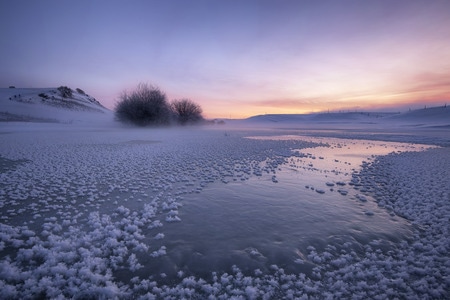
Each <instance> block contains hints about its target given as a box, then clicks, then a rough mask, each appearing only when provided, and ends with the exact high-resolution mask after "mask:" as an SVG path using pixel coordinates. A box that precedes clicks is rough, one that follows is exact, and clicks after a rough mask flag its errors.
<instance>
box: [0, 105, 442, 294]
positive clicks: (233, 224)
mask: <svg viewBox="0 0 450 300" xmlns="http://www.w3.org/2000/svg"><path fill="white" fill-rule="evenodd" d="M19 104H20V103H19ZM24 105H32V104H24ZM39 105H40V104H39ZM444 109H446V108H442V109H441V110H440V113H442V114H445V113H446V112H442V111H443V110H444ZM105 114H107V112H106V113H105ZM105 114H101V113H100V114H96V115H102V116H103V115H105ZM109 117H110V118H112V116H111V114H110V115H109ZM341 117H342V116H340V117H339V118H337V119H336V120H335V122H334V123H333V124H334V125H333V126H328V129H327V128H326V126H325V125H324V124H321V125H320V126H319V127H320V128H315V127H317V126H312V127H313V128H309V129H305V128H300V129H299V127H303V125H302V124H299V123H295V122H294V123H291V124H289V126H284V125H283V126H282V128H277V129H273V128H270V126H269V125H267V124H266V125H267V126H264V128H263V129H261V128H260V129H255V128H254V126H253V125H252V126H251V127H250V126H247V127H246V128H236V127H232V126H230V124H227V125H225V126H215V127H214V126H212V127H198V128H196V127H193V128H181V129H132V128H122V127H121V126H119V125H118V124H116V123H114V122H113V121H112V120H110V121H108V122H107V123H101V122H97V123H95V122H92V120H91V119H89V118H85V115H83V117H80V118H84V119H83V122H84V123H83V122H81V121H80V122H72V123H71V122H62V123H57V124H56V123H34V122H26V123H23V122H20V123H19V122H2V123H0V139H1V144H0V213H1V214H0V290H1V294H0V298H2V299H21V298H40V297H41V298H55V299H57V298H61V299H63V298H103V299H114V298H118V299H129V298H134V299H160V298H162V299H165V298H167V299H180V298H197V299H204V298H210V299H215V298H217V299H230V298H234V299H279V298H285V299H310V298H312V299H316V298H319V299H328V298H329V299H333V298H335V299H341V298H354V299H386V298H391V299H395V298H399V299H448V298H449V289H450V277H449V272H450V260H449V255H448V253H449V250H450V249H449V248H450V235H449V224H450V223H449V216H450V211H449V210H450V185H449V184H448V179H449V178H450V174H449V173H450V150H449V149H450V148H449V145H450V133H449V131H448V128H447V127H446V125H445V124H446V119H445V118H440V119H439V122H437V121H436V120H437V118H435V119H434V120H435V121H436V122H435V123H433V124H432V125H430V126H428V125H427V126H425V125H424V124H425V123H426V122H425V123H424V121H423V118H422V115H421V116H419V117H418V116H417V115H416V116H412V117H411V116H410V117H409V121H408V122H409V123H405V122H403V121H399V120H392V121H390V122H391V123H389V124H387V126H385V127H384V128H383V127H382V125H383V124H380V123H378V125H376V126H375V127H374V126H373V124H371V125H370V124H365V126H364V127H363V126H362V125H361V124H363V123H358V125H353V128H350V129H345V128H344V127H348V126H349V124H348V123H347V122H342V120H340V121H339V119H340V118H341ZM391 117H392V118H393V116H390V117H389V118H391ZM64 118H66V117H64ZM86 120H88V122H86ZM447 121H448V120H447ZM293 124H294V125H295V126H291V125H293ZM336 124H337V125H336ZM392 124H396V126H393V125H392ZM402 124H403V125H404V124H409V125H411V124H416V125H417V124H422V125H419V126H409V125H408V126H406V125H405V126H403V125H402ZM426 124H431V123H430V122H428V123H426ZM339 127H341V129H339ZM411 128H413V130H411ZM418 128H420V130H419V129H418ZM338 129H339V130H338ZM318 136H321V137H320V138H318ZM361 139H362V140H361ZM368 140H370V141H368ZM377 140H383V142H380V141H377ZM386 140H388V141H391V142H384V141H386ZM392 141H400V142H402V143H392ZM421 144H428V145H430V146H425V145H421Z"/></svg>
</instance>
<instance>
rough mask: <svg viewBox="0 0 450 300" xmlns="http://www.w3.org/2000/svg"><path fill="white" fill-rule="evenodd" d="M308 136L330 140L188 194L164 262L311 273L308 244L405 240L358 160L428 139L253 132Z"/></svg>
mask: <svg viewBox="0 0 450 300" xmlns="http://www.w3.org/2000/svg"><path fill="white" fill-rule="evenodd" d="M252 138H259V139H262V138H263V139H268V138H270V139H280V140H283V139H292V138H296V139H306V140H308V141H313V142H322V143H325V142H326V143H327V144H329V146H328V147H316V148H308V149H298V150H294V151H293V156H291V157H289V158H288V163H287V164H284V165H283V166H282V167H280V168H279V169H278V171H277V172H276V174H275V175H274V174H261V176H253V177H251V178H250V179H249V180H247V181H234V182H230V183H228V184H224V183H221V182H218V183H214V184H212V185H210V186H208V187H206V188H204V189H203V191H202V192H201V193H200V194H191V195H186V196H185V198H184V200H183V202H184V207H183V209H182V210H181V218H182V223H180V224H169V226H167V227H166V228H165V234H166V237H167V239H166V245H167V248H168V249H169V251H168V256H167V257H166V258H165V260H166V261H162V262H161V265H159V266H157V268H161V271H163V272H166V273H169V274H170V270H169V269H167V265H171V266H173V269H181V270H184V271H186V272H187V274H189V273H192V274H195V275H200V276H207V275H209V272H210V271H211V270H216V271H228V270H229V269H230V267H231V265H233V264H236V265H238V266H239V267H240V268H241V269H242V270H243V271H244V272H245V271H247V272H250V271H252V270H254V269H256V268H259V269H261V270H263V271H264V270H267V269H268V268H270V265H272V264H276V265H278V266H280V267H283V268H284V269H286V270H287V271H291V272H305V273H309V272H310V271H311V268H312V267H313V266H314V264H315V262H314V261H311V260H310V259H308V258H307V253H308V247H309V246H314V247H315V248H316V249H323V248H324V247H325V246H326V245H333V247H334V249H335V251H337V252H339V251H341V250H342V249H347V250H348V251H356V252H358V251H363V246H364V245H365V244H367V243H369V242H371V241H373V240H377V241H378V244H379V246H380V248H382V249H384V250H386V249H388V248H389V247H390V246H391V245H392V244H395V243H397V242H398V241H400V240H402V239H407V238H408V237H409V236H410V234H411V228H410V224H409V223H408V222H407V221H406V220H404V219H403V218H401V217H398V216H395V215H394V214H392V213H391V212H389V211H387V210H385V209H383V208H379V207H378V206H377V204H376V203H375V201H374V200H373V199H372V198H371V197H370V196H368V195H367V194H365V190H364V187H363V186H361V185H359V183H358V181H357V179H356V178H357V177H355V176H354V175H353V174H354V173H355V172H357V171H358V170H359V168H360V165H361V164H362V163H363V161H365V160H366V161H368V160H371V159H373V157H374V155H384V154H388V153H390V152H393V151H419V150H422V149H424V148H426V147H428V146H423V145H412V144H401V143H386V142H373V141H359V140H342V139H321V138H311V137H298V136H277V137H267V136H265V137H252Z"/></svg>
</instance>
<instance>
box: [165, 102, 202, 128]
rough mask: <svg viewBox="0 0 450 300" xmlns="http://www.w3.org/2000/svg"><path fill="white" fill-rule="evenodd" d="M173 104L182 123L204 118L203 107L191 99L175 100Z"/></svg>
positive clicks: (195, 121) (173, 109) (190, 122)
mask: <svg viewBox="0 0 450 300" xmlns="http://www.w3.org/2000/svg"><path fill="white" fill-rule="evenodd" d="M171 106H172V111H173V112H174V114H175V116H176V118H177V120H178V122H179V123H180V124H181V125H186V124H192V123H197V122H200V121H202V120H203V117H202V108H201V107H200V106H199V105H198V104H196V103H194V102H193V101H191V100H190V99H181V100H173V101H172V104H171Z"/></svg>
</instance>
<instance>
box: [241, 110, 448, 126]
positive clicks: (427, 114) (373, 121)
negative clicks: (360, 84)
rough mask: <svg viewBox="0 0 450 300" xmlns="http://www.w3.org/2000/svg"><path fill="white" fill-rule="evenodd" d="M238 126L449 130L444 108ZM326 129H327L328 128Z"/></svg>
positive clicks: (274, 119)
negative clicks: (381, 127) (386, 127)
mask: <svg viewBox="0 0 450 300" xmlns="http://www.w3.org/2000/svg"><path fill="white" fill-rule="evenodd" d="M242 124H247V125H258V126H264V125H268V126H274V127H279V126H286V125H288V126H293V125H301V126H308V125H310V126H311V125H312V126H317V127H319V126H320V127H324V126H338V127H339V128H346V127H350V128H361V127H373V126H376V127H380V126H389V127H391V126H395V127H401V126H421V127H430V126H433V127H436V126H438V127H444V128H446V127H450V108H447V107H446V106H441V107H432V108H426V109H419V110H413V111H409V112H405V113H383V112H344V113H315V114H298V115H297V114H279V115H274V114H272V115H271V114H268V115H258V116H254V117H250V118H248V119H245V120H243V122H242ZM329 128H330V127H329Z"/></svg>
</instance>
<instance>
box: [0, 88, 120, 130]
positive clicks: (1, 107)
mask: <svg viewBox="0 0 450 300" xmlns="http://www.w3.org/2000/svg"><path fill="white" fill-rule="evenodd" d="M111 114H112V112H111V111H110V110H108V109H107V108H105V107H104V106H103V105H101V103H100V102H99V101H97V100H96V99H95V98H93V97H91V96H89V95H88V94H86V93H85V92H84V91H83V90H81V89H78V88H77V89H75V90H73V89H71V88H68V87H59V88H2V89H0V121H19V122H20V121H22V122H27V121H31V122H59V123H73V122H82V121H88V120H90V121H94V120H102V119H104V118H105V117H108V118H111Z"/></svg>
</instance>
